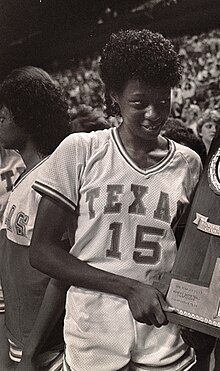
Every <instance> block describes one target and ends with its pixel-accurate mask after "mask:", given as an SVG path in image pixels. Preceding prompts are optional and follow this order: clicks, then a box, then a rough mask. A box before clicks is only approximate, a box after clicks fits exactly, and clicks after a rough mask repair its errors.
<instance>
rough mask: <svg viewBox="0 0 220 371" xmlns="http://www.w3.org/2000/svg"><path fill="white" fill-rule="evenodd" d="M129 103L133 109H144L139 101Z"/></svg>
mask: <svg viewBox="0 0 220 371" xmlns="http://www.w3.org/2000/svg"><path fill="white" fill-rule="evenodd" d="M130 103H131V105H132V106H133V107H135V108H144V102H142V101H141V100H135V101H131V102H130Z"/></svg>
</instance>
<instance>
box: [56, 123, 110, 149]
mask: <svg viewBox="0 0 220 371" xmlns="http://www.w3.org/2000/svg"><path fill="white" fill-rule="evenodd" d="M111 131H112V129H111V128H110V129H104V130H97V131H92V132H90V133H85V132H82V133H73V134H70V135H69V136H68V137H66V138H65V139H64V140H63V141H62V143H61V144H60V145H59V147H58V148H57V151H58V152H61V153H62V155H63V154H65V153H66V154H67V155H68V156H69V155H70V154H71V153H75V152H77V153H80V152H85V153H88V152H89V153H91V152H93V151H95V150H97V149H98V148H101V147H103V146H104V145H105V144H106V143H108V142H109V140H110V138H111Z"/></svg>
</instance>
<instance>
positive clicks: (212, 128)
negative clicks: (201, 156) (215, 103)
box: [197, 109, 220, 153]
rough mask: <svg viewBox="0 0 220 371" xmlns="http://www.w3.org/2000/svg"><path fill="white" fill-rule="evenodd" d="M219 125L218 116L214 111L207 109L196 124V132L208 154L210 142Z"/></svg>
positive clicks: (219, 116)
mask: <svg viewBox="0 0 220 371" xmlns="http://www.w3.org/2000/svg"><path fill="white" fill-rule="evenodd" d="M219 124H220V114H219V113H218V111H216V110H210V109H207V110H206V111H205V112H204V114H203V116H202V118H201V119H200V120H199V122H198V124H197V132H198V135H199V136H200V137H201V139H202V141H203V143H204V145H205V148H206V152H207V153H208V152H209V148H210V146H211V143H212V140H213V138H214V136H215V134H216V131H217V130H218V126H219Z"/></svg>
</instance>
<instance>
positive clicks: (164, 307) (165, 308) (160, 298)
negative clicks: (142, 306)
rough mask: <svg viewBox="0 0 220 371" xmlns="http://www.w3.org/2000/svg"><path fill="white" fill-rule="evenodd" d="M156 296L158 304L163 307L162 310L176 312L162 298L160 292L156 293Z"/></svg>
mask: <svg viewBox="0 0 220 371" xmlns="http://www.w3.org/2000/svg"><path fill="white" fill-rule="evenodd" d="M158 298H159V300H160V304H161V307H162V308H163V311H165V312H176V309H175V308H173V307H172V306H171V305H169V304H168V303H167V301H166V300H165V299H164V297H163V296H162V294H161V293H159V294H158Z"/></svg>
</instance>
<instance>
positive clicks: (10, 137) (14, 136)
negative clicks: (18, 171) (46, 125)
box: [0, 106, 26, 149]
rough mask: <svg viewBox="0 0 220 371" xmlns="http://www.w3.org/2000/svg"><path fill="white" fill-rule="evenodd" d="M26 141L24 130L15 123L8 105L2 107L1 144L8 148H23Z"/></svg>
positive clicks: (0, 114) (0, 110) (0, 122)
mask: <svg viewBox="0 0 220 371" xmlns="http://www.w3.org/2000/svg"><path fill="white" fill-rule="evenodd" d="M25 141H26V135H25V134H24V133H23V130H22V129H21V128H19V127H18V126H16V125H15V122H14V120H13V116H12V114H11V112H10V111H9V110H8V108H7V107H5V106H2V107H1V108H0V145H1V146H2V147H4V148H6V149H21V148H22V147H23V146H24V143H25Z"/></svg>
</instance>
